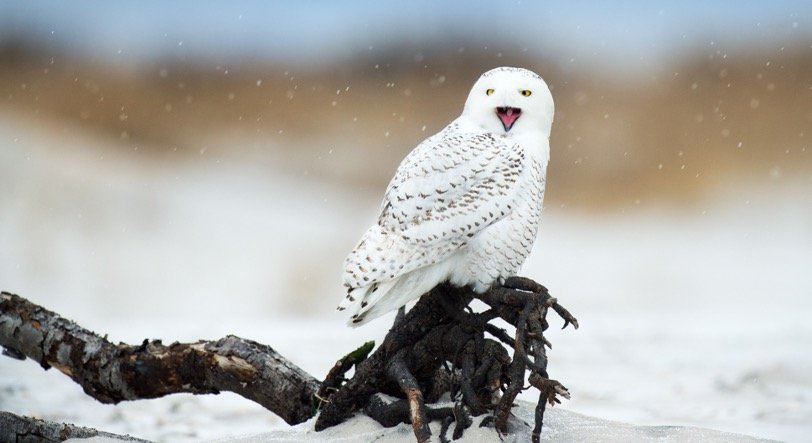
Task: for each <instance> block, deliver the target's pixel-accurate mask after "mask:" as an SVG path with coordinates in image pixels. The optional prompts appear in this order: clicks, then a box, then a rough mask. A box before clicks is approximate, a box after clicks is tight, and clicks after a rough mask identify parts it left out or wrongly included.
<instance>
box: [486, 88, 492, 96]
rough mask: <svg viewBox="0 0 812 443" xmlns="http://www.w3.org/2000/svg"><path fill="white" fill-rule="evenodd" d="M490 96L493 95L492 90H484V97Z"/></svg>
mask: <svg viewBox="0 0 812 443" xmlns="http://www.w3.org/2000/svg"><path fill="white" fill-rule="evenodd" d="M491 94H493V89H490V88H489V89H486V90H485V95H491Z"/></svg>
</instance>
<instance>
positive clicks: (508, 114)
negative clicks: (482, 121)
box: [496, 106, 522, 131]
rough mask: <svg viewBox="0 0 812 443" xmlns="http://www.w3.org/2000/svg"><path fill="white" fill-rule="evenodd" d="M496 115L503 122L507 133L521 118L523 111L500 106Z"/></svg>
mask: <svg viewBox="0 0 812 443" xmlns="http://www.w3.org/2000/svg"><path fill="white" fill-rule="evenodd" d="M496 115H497V116H498V117H499V120H501V121H502V126H503V127H504V128H505V131H510V128H512V127H513V124H514V123H516V120H518V119H519V116H520V115H522V110H521V109H519V108H511V107H509V106H500V107H498V108H496Z"/></svg>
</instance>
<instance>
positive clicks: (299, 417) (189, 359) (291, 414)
mask: <svg viewBox="0 0 812 443" xmlns="http://www.w3.org/2000/svg"><path fill="white" fill-rule="evenodd" d="M0 346H3V347H4V348H6V351H5V352H4V353H5V354H6V355H8V356H11V357H16V358H19V357H21V356H23V358H24V357H28V358H30V359H32V360H34V361H36V362H38V363H39V364H40V365H41V366H42V367H43V368H44V369H48V368H51V367H53V368H56V369H57V370H59V371H60V372H62V373H64V374H65V375H67V376H68V377H70V378H71V379H73V380H74V381H75V382H76V383H78V384H79V385H80V386H82V388H83V389H84V391H85V393H86V394H88V395H89V396H91V397H93V398H95V399H96V400H99V401H100V402H102V403H118V402H120V401H124V400H138V399H145V398H157V397H163V396H165V395H168V394H174V393H180V392H187V393H192V394H217V393H219V392H220V391H230V392H234V393H236V394H239V395H241V396H243V397H245V398H247V399H250V400H253V401H255V402H257V403H259V404H261V405H262V406H264V407H265V408H267V409H269V410H270V411H272V412H274V413H275V414H277V415H279V416H280V417H281V418H282V419H284V420H285V421H286V422H287V423H289V424H298V423H301V422H303V421H306V420H308V419H309V418H310V417H312V416H313V414H314V413H315V410H314V405H313V398H314V394H316V392H317V391H318V389H319V385H320V382H319V381H318V380H316V379H315V378H313V377H312V376H311V375H309V374H308V373H306V372H305V371H303V370H302V369H301V368H299V367H298V366H296V365H294V364H293V363H291V362H290V361H288V360H287V359H285V358H284V357H282V356H281V355H279V354H278V353H277V352H276V351H275V350H274V349H273V348H271V347H270V346H266V345H263V344H260V343H256V342H253V341H250V340H246V339H242V338H239V337H235V336H232V335H230V336H227V337H225V338H222V339H220V340H217V341H198V342H196V343H172V344H170V345H168V346H167V345H164V344H163V343H161V341H160V340H153V341H148V340H144V342H143V343H141V344H140V345H137V346H133V345H128V344H125V343H118V344H113V343H111V342H109V341H108V340H107V339H106V338H104V337H101V336H99V335H98V334H95V333H93V332H91V331H89V330H87V329H84V328H82V327H80V326H78V325H77V324H75V323H73V322H72V321H70V320H67V319H64V318H62V317H61V316H59V315H58V314H56V313H54V312H51V311H48V310H47V309H44V308H42V307H40V306H37V305H35V304H33V303H31V302H29V301H28V300H26V299H24V298H22V297H19V296H17V295H14V294H10V293H6V292H2V293H0Z"/></svg>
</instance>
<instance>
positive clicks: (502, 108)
mask: <svg viewBox="0 0 812 443" xmlns="http://www.w3.org/2000/svg"><path fill="white" fill-rule="evenodd" d="M553 112H554V106H553V96H552V94H550V88H548V87H547V83H545V82H544V80H543V79H542V78H541V77H540V76H539V75H538V74H536V73H535V72H533V71H529V70H527V69H522V68H511V67H502V68H496V69H491V70H490V71H487V72H485V73H484V74H482V75H481V76H480V77H479V79H478V80H477V81H476V83H474V87H473V88H472V89H471V92H470V93H469V94H468V99H467V100H466V101H465V108H464V109H463V112H462V115H463V116H464V117H467V119H468V120H469V121H470V122H471V123H473V124H475V125H477V126H480V127H481V128H482V129H483V130H486V131H489V132H493V133H496V134H504V135H519V134H523V133H530V132H536V133H538V132H541V133H543V134H545V135H546V136H547V137H549V136H550V129H551V127H552V125H553Z"/></svg>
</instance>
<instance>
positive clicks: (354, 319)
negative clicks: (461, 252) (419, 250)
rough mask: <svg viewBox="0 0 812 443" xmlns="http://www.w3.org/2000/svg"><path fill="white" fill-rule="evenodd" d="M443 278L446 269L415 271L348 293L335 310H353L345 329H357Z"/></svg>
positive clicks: (408, 300) (418, 294)
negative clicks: (347, 327) (347, 326)
mask: <svg viewBox="0 0 812 443" xmlns="http://www.w3.org/2000/svg"><path fill="white" fill-rule="evenodd" d="M447 278H448V272H447V266H438V265H434V266H429V267H426V268H420V269H416V270H414V271H412V272H409V273H407V274H403V275H401V276H399V277H396V278H395V279H393V280H389V281H385V282H379V283H375V284H372V285H369V286H364V287H360V288H355V289H351V290H350V291H349V293H348V294H347V297H346V298H345V299H344V300H343V301H342V302H341V305H339V307H338V310H339V311H343V310H345V309H351V310H354V311H355V312H354V313H353V315H352V316H351V317H350V319H349V320H348V321H347V325H349V326H351V327H357V326H361V325H363V324H366V323H368V322H369V321H371V320H374V319H376V318H378V317H380V316H382V315H384V314H386V313H387V312H390V311H394V310H396V309H398V308H400V307H401V306H403V305H405V304H406V303H408V302H410V301H412V300H414V299H416V298H418V297H420V296H421V295H423V294H424V293H426V292H428V291H430V290H431V289H432V288H433V287H435V286H436V285H437V284H438V283H440V282H442V281H444V280H445V279H447Z"/></svg>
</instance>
